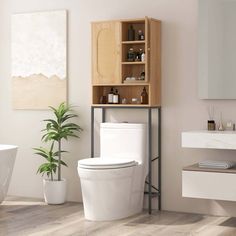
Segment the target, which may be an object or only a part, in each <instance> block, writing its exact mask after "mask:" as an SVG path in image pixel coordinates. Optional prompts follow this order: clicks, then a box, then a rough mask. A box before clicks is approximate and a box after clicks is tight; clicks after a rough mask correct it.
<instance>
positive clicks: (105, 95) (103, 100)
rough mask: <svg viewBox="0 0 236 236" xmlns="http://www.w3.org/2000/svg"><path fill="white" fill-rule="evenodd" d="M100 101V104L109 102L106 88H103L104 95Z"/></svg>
mask: <svg viewBox="0 0 236 236" xmlns="http://www.w3.org/2000/svg"><path fill="white" fill-rule="evenodd" d="M99 103H100V104H106V103H107V92H106V88H104V89H103V95H102V96H101V97H100V100H99Z"/></svg>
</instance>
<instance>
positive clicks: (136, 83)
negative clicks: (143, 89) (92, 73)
mask: <svg viewBox="0 0 236 236" xmlns="http://www.w3.org/2000/svg"><path fill="white" fill-rule="evenodd" d="M145 85H147V86H148V85H149V83H147V82H141V81H140V82H136V81H135V82H124V83H120V84H112V85H111V84H93V86H98V87H103V86H109V87H111V86H112V87H119V86H145Z"/></svg>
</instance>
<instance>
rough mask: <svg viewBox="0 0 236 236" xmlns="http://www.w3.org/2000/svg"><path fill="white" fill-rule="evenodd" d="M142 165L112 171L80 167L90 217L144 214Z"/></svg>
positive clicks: (92, 218) (86, 208)
mask: <svg viewBox="0 0 236 236" xmlns="http://www.w3.org/2000/svg"><path fill="white" fill-rule="evenodd" d="M142 170H143V168H142V167H141V166H132V167H127V168H121V169H112V170H89V169H82V168H78V173H79V176H80V179H81V187H82V195H83V203H84V214H85V218H86V219H87V220H92V221H111V220H118V219H122V218H126V217H129V216H131V215H134V214H137V213H140V212H141V211H142V209H143V195H144V194H143V192H144V180H145V178H144V177H143V174H142Z"/></svg>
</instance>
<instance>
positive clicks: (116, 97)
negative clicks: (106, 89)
mask: <svg viewBox="0 0 236 236" xmlns="http://www.w3.org/2000/svg"><path fill="white" fill-rule="evenodd" d="M119 103H120V94H119V92H118V89H116V91H115V93H114V95H113V104H119Z"/></svg>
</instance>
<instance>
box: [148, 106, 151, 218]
mask: <svg viewBox="0 0 236 236" xmlns="http://www.w3.org/2000/svg"><path fill="white" fill-rule="evenodd" d="M148 170H149V173H148V213H149V214H152V108H148Z"/></svg>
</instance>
